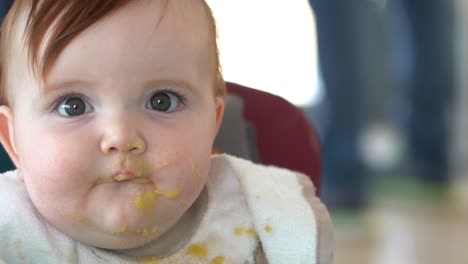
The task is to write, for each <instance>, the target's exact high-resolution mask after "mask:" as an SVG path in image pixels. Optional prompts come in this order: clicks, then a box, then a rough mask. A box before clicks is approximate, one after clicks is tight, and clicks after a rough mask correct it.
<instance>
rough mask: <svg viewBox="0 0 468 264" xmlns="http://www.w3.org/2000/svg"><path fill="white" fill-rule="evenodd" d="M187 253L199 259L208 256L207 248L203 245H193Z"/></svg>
mask: <svg viewBox="0 0 468 264" xmlns="http://www.w3.org/2000/svg"><path fill="white" fill-rule="evenodd" d="M187 253H188V254H189V255H191V256H194V257H197V258H200V259H202V258H204V257H206V255H207V251H206V247H205V246H204V245H203V244H192V245H191V246H190V247H189V248H188V249H187Z"/></svg>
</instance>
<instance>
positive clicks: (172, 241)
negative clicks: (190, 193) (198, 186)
mask: <svg viewBox="0 0 468 264" xmlns="http://www.w3.org/2000/svg"><path fill="white" fill-rule="evenodd" d="M207 203H208V194H207V191H206V188H205V189H203V191H202V192H201V194H200V196H199V197H198V198H197V200H196V201H195V202H194V203H193V205H192V206H191V207H190V208H189V209H188V210H187V211H186V212H185V213H184V214H183V215H182V217H181V218H180V219H179V221H178V222H177V223H176V224H175V225H174V226H173V227H172V228H171V229H169V230H168V231H167V232H166V233H164V234H163V235H162V236H160V237H158V238H157V239H156V240H154V241H152V242H150V243H148V244H146V245H144V246H142V247H138V248H132V249H124V250H115V251H114V252H116V253H118V254H121V255H126V256H129V257H158V258H163V257H167V256H170V255H172V254H174V253H175V252H177V251H178V250H180V249H181V248H183V247H184V246H185V245H186V244H187V243H189V242H190V239H191V238H192V236H193V235H194V233H195V231H196V230H197V228H198V227H199V225H200V222H201V220H202V218H203V215H204V214H205V211H206V208H207Z"/></svg>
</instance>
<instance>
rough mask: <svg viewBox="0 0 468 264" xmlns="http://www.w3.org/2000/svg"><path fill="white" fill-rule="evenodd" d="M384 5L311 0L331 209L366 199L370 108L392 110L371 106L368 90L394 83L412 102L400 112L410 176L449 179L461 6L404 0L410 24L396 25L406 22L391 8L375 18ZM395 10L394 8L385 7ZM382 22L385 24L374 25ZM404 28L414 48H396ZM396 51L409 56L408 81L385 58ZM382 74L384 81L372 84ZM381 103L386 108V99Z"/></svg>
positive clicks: (430, 0) (392, 86)
mask: <svg viewBox="0 0 468 264" xmlns="http://www.w3.org/2000/svg"><path fill="white" fill-rule="evenodd" d="M377 2H378V1H375V2H374V1H367V0H359V1H358V0H353V1H338V0H310V4H311V6H312V7H313V9H314V13H315V16H316V22H317V34H318V47H319V61H320V68H321V74H322V77H323V81H324V85H325V89H326V95H327V100H326V108H327V113H328V116H327V117H328V118H327V120H328V121H327V122H326V124H325V126H324V137H323V138H324V140H323V158H324V175H323V176H324V177H323V179H322V183H323V186H322V199H323V200H324V202H325V203H326V204H328V205H330V206H331V207H334V206H336V207H360V206H362V205H364V204H365V203H366V194H367V191H366V188H367V184H368V180H367V176H366V175H367V173H366V169H365V166H364V165H363V162H362V161H361V159H360V155H359V146H358V140H359V135H360V133H361V132H362V129H363V127H364V126H365V124H366V122H367V121H369V116H371V115H372V114H370V113H369V112H370V111H380V112H381V113H385V112H386V111H385V110H382V109H377V108H374V109H368V106H369V105H372V104H371V103H369V102H368V100H367V99H366V98H369V97H368V96H367V94H366V93H369V91H371V92H372V91H373V90H375V89H381V88H385V87H388V90H389V91H390V92H391V93H392V94H393V93H399V92H401V93H400V95H401V96H400V98H401V99H404V100H402V102H405V103H407V106H406V108H405V109H408V111H407V112H404V113H402V112H400V116H399V119H400V120H402V122H400V124H401V125H402V126H403V131H405V132H406V137H407V142H408V148H409V151H410V156H411V159H410V160H411V162H410V166H411V167H412V168H415V169H414V170H411V171H408V174H409V176H417V177H420V178H422V179H424V180H428V181H435V182H444V181H446V180H447V178H448V144H447V143H448V139H449V129H448V128H449V127H450V124H448V116H447V113H448V111H447V110H448V107H449V105H450V103H451V98H452V93H453V90H454V76H453V73H454V70H453V68H454V55H453V54H452V53H451V52H452V51H453V50H454V49H453V39H454V38H453V5H454V4H453V3H452V1H451V0H448V1H440V0H425V1H417V0H401V5H400V7H401V9H400V12H405V14H404V15H405V16H406V17H407V20H406V21H407V23H406V24H403V25H402V24H400V25H399V26H396V27H395V26H391V25H390V24H391V23H393V22H395V23H396V22H398V21H392V20H391V19H386V18H387V16H386V15H388V13H387V14H385V13H383V12H380V14H384V16H382V15H381V17H380V18H378V17H375V15H376V14H378V13H379V12H377V11H376V8H377V7H376V6H375V3H377ZM394 2H398V1H387V3H388V5H391V4H392V3H394ZM393 10H395V9H392V8H390V7H387V8H386V11H385V12H392V11H393ZM379 22H383V23H384V25H381V26H380V27H379V26H378V25H377V26H375V25H374V24H379ZM402 27H403V28H402ZM399 30H402V31H407V32H409V38H408V39H407V40H406V41H407V43H405V44H406V45H401V46H399V48H396V49H395V48H393V47H391V42H392V41H391V39H392V38H399V36H400V33H401V32H399ZM382 31H383V32H382ZM391 50H393V51H394V52H396V53H398V54H399V55H401V54H404V56H403V57H404V59H405V60H403V61H400V65H399V66H401V67H407V68H409V73H408V75H407V76H406V77H407V78H406V79H405V78H403V77H402V76H397V75H398V74H399V73H401V71H399V70H398V69H396V70H395V71H392V70H391V68H392V66H391V65H389V64H390V61H391V59H388V60H387V59H386V58H385V57H384V56H382V54H389V56H394V55H398V54H391V53H390V51H391ZM408 56H409V57H410V58H409V59H408V58H407V57H408ZM402 63H410V64H411V65H402ZM379 65H386V66H384V67H380V66H379ZM392 75H393V76H392ZM374 76H380V77H381V78H380V77H379V79H375V80H374V81H372V78H374ZM385 76H390V77H388V78H386V77H385ZM394 80H400V81H401V80H403V81H402V82H398V81H395V82H394ZM400 87H403V89H399V88H400ZM366 100H367V101H366ZM380 103H381V106H382V108H383V107H384V106H385V103H386V102H385V98H383V100H382V102H380ZM374 106H375V105H374Z"/></svg>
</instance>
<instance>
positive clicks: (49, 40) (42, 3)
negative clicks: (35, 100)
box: [0, 0, 226, 105]
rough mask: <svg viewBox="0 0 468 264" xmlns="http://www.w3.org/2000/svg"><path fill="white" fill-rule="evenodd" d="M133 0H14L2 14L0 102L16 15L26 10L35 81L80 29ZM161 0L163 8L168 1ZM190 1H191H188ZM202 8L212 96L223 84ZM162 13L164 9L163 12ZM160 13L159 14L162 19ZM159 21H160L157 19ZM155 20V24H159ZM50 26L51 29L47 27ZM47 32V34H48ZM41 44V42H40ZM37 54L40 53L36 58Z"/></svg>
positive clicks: (4, 94) (26, 36) (219, 93)
mask: <svg viewBox="0 0 468 264" xmlns="http://www.w3.org/2000/svg"><path fill="white" fill-rule="evenodd" d="M132 1H133V0H16V1H15V3H14V4H13V6H12V8H11V10H10V12H9V13H8V15H7V16H6V17H5V20H4V23H3V26H2V35H1V45H2V49H1V58H2V65H3V66H2V72H1V77H2V78H1V84H0V105H3V104H8V103H9V100H8V99H9V98H8V90H7V87H8V86H9V85H10V84H11V82H12V81H11V80H10V81H9V80H8V79H9V78H11V77H10V76H8V72H9V70H8V68H9V64H10V63H11V60H12V59H13V58H12V56H9V54H11V49H15V48H16V49H18V48H19V47H14V45H13V40H12V38H14V35H13V34H14V33H15V32H14V31H16V30H18V29H21V28H15V23H18V21H17V20H18V19H19V17H20V16H22V15H24V14H25V13H26V18H27V21H26V25H25V28H24V39H22V40H21V41H23V42H24V43H22V44H24V46H25V48H26V51H27V56H28V62H29V65H30V66H31V69H32V70H33V72H34V73H35V74H37V75H38V77H40V78H38V79H39V80H41V79H42V80H47V76H48V74H49V72H50V70H51V69H52V67H53V66H54V64H55V62H56V60H57V59H58V57H59V56H60V54H61V52H62V51H63V50H64V49H65V48H66V47H67V46H68V45H69V44H70V42H71V41H72V40H73V39H74V38H75V37H76V36H78V35H79V34H80V33H81V32H83V31H84V30H86V29H87V28H89V27H90V26H91V25H93V24H94V23H96V22H98V21H99V20H101V19H102V18H104V17H106V16H108V15H110V14H111V13H113V12H115V11H117V10H118V9H119V8H121V7H123V6H125V5H126V4H128V3H129V2H132ZM161 1H165V2H166V3H165V4H166V8H167V5H168V2H169V1H171V0H161ZM190 1H193V0H190ZM201 2H202V3H203V6H204V8H205V9H206V12H207V15H208V18H209V21H210V22H209V23H210V30H212V32H213V36H214V37H213V41H214V43H213V44H214V47H215V49H216V50H215V51H214V52H215V53H216V54H215V56H216V64H217V65H216V69H215V70H216V72H215V73H214V75H215V79H214V89H215V95H216V96H224V95H225V94H226V86H225V83H224V80H223V77H222V73H221V66H220V63H219V52H218V47H217V44H216V23H215V20H214V17H213V14H212V12H211V9H210V7H209V6H208V4H207V3H206V2H205V1H204V0H201ZM163 12H164V11H163ZM163 17H164V13H163V14H162V16H161V19H163ZM159 22H160V21H159ZM159 22H158V23H159ZM52 26H53V28H52V30H51V27H52ZM49 32H50V34H49ZM44 43H45V45H44ZM39 54H43V55H42V56H41V59H39Z"/></svg>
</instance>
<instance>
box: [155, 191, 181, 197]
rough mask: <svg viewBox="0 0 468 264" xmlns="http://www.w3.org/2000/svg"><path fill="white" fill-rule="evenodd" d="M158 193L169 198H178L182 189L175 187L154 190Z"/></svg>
mask: <svg viewBox="0 0 468 264" xmlns="http://www.w3.org/2000/svg"><path fill="white" fill-rule="evenodd" d="M154 192H155V193H156V194H159V195H162V196H164V197H166V198H167V199H176V198H178V197H179V196H180V189H178V188H177V189H174V190H171V191H164V190H154Z"/></svg>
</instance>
